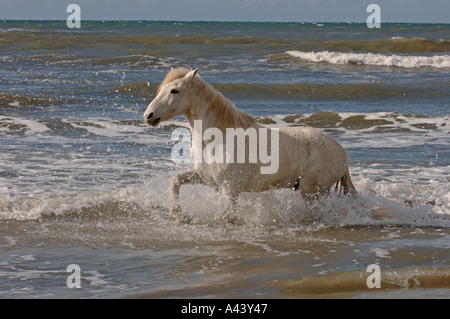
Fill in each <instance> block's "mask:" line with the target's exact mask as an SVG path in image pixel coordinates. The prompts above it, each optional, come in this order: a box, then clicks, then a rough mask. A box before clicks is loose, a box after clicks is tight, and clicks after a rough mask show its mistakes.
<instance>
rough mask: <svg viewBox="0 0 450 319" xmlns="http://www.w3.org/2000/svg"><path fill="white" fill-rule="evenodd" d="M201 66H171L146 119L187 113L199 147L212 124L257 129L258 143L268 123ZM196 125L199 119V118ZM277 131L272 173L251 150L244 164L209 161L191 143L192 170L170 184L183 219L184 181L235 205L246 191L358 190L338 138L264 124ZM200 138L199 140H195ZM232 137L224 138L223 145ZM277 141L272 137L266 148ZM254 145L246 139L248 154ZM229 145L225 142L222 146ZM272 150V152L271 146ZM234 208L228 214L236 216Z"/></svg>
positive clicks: (220, 127) (156, 121) (312, 192)
mask: <svg viewBox="0 0 450 319" xmlns="http://www.w3.org/2000/svg"><path fill="white" fill-rule="evenodd" d="M197 71H198V69H195V70H190V69H186V68H177V69H171V71H170V72H169V73H168V74H167V76H166V77H165V79H164V80H163V81H162V83H161V84H160V86H159V88H158V90H157V93H156V97H155V98H154V99H153V101H152V102H151V103H150V105H149V106H148V108H147V110H146V111H145V114H144V121H145V122H146V123H148V124H150V125H152V126H157V125H158V124H159V123H161V122H163V121H166V120H169V119H171V118H173V117H175V116H179V115H185V116H186V118H187V119H188V121H189V124H190V127H191V136H192V140H193V141H194V140H196V139H197V138H198V135H196V134H201V150H200V151H203V150H204V149H205V148H206V147H207V145H208V140H206V141H205V140H204V139H203V134H204V133H205V131H206V130H207V129H209V128H216V129H218V130H220V132H222V133H223V135H224V136H225V135H226V132H227V128H242V129H245V130H247V129H249V128H254V129H255V130H256V132H257V135H258V136H257V139H258V140H259V141H260V140H261V136H260V133H259V132H260V129H262V128H263V129H264V128H265V127H264V126H262V125H260V124H258V123H257V122H256V121H255V119H254V118H253V117H252V116H250V115H248V114H246V113H244V112H243V111H240V110H238V109H237V108H236V106H235V105H234V104H233V103H232V102H231V101H230V100H228V99H227V98H225V97H224V96H223V95H222V94H221V93H220V92H218V91H217V90H216V89H214V88H213V87H212V86H211V85H210V84H208V83H206V82H204V81H203V80H202V79H201V77H200V76H199V75H198V74H197ZM197 120H201V124H202V125H201V127H202V128H201V131H198V129H197V130H195V129H194V123H195V121H197ZM197 123H198V122H197ZM265 129H267V130H269V132H270V131H272V133H269V135H270V134H273V130H274V129H276V130H278V138H279V140H278V141H277V142H278V149H277V150H275V152H276V151H278V154H277V155H278V156H279V165H278V170H277V171H276V172H274V173H272V174H263V173H261V172H262V171H261V167H263V166H264V164H267V163H262V162H261V160H260V159H258V160H257V161H256V162H255V161H253V162H250V161H249V156H248V154H247V155H246V157H245V159H246V161H245V162H244V163H242V162H241V163H235V162H231V163H230V162H227V161H222V162H210V161H209V162H207V161H198V158H197V159H196V160H194V159H193V157H194V152H195V150H194V148H195V145H194V143H192V148H191V159H193V163H194V168H193V169H191V170H189V171H187V172H184V173H181V174H179V175H177V176H175V177H174V178H173V179H172V182H171V194H172V200H173V206H172V211H173V212H175V213H178V215H177V216H178V217H181V207H180V203H179V192H180V188H181V186H182V185H183V184H205V185H208V186H211V187H214V188H216V189H217V190H219V191H221V192H224V193H225V194H227V195H229V196H230V198H231V200H232V201H231V203H232V204H233V205H232V206H231V207H234V203H235V202H236V200H237V198H238V196H239V194H240V193H242V192H261V191H265V190H268V189H270V188H273V187H276V188H288V187H290V188H294V189H296V190H297V189H298V190H300V192H301V194H302V195H303V196H305V197H311V196H315V195H317V194H320V193H323V192H324V191H326V190H328V189H329V188H330V187H331V186H333V185H335V184H336V188H335V190H337V188H338V185H339V182H340V183H341V190H342V189H343V191H344V194H346V193H351V194H356V190H355V187H354V186H353V184H352V181H351V179H350V174H349V168H348V166H349V162H348V156H347V153H346V151H345V150H344V149H343V148H342V146H340V145H339V144H338V143H337V142H336V141H335V140H334V139H332V138H331V137H329V136H328V135H326V134H324V133H322V132H320V131H319V130H317V129H314V128H311V127H307V126H304V127H301V126H296V127H281V128H272V129H269V128H265ZM197 140H198V139H197ZM227 141H229V140H224V141H222V142H223V143H224V144H225V143H227ZM271 144H273V141H272V143H271V142H270V141H269V143H268V147H270V146H271ZM251 146H252V145H250V142H249V141H246V142H245V148H246V149H247V152H249V151H250V148H251ZM225 148H226V145H223V149H225ZM272 152H274V150H272ZM233 212H234V208H231V209H230V211H229V212H228V214H226V215H225V219H226V220H232V219H233V218H234V216H233Z"/></svg>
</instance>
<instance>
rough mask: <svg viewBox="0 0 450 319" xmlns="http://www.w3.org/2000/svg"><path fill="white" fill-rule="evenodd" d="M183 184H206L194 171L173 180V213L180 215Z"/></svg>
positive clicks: (171, 187) (179, 175)
mask: <svg viewBox="0 0 450 319" xmlns="http://www.w3.org/2000/svg"><path fill="white" fill-rule="evenodd" d="M183 184H204V182H203V180H202V179H201V178H200V176H199V175H198V174H197V172H196V171H195V170H194V169H192V170H190V171H187V172H184V173H181V174H178V175H177V176H175V177H174V178H173V179H172V181H171V183H170V189H171V193H172V212H173V213H176V214H178V215H180V214H181V206H180V188H181V186H182V185H183Z"/></svg>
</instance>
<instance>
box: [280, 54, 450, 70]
mask: <svg viewBox="0 0 450 319" xmlns="http://www.w3.org/2000/svg"><path fill="white" fill-rule="evenodd" d="M286 54H288V55H289V56H292V57H294V58H298V59H300V60H303V61H307V62H326V63H331V64H362V65H371V66H395V67H402V68H420V67H433V68H439V69H443V68H450V55H434V56H414V55H395V54H392V55H387V54H378V53H344V52H332V51H321V52H303V51H296V50H290V51H286Z"/></svg>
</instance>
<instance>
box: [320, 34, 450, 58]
mask: <svg viewBox="0 0 450 319" xmlns="http://www.w3.org/2000/svg"><path fill="white" fill-rule="evenodd" d="M324 47H325V50H328V51H341V52H345V51H350V52H352V51H359V52H362V51H364V52H380V53H381V52H382V53H415V54H417V53H446V52H450V41H446V40H439V41H435V40H430V39H426V38H422V37H414V38H404V37H398V36H397V37H391V38H390V39H378V40H369V41H342V40H340V41H339V40H338V41H329V42H327V43H326V44H325V45H324Z"/></svg>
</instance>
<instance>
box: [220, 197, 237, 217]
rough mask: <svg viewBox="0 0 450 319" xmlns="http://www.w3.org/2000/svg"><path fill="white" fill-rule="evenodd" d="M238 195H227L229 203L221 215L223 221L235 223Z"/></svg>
mask: <svg viewBox="0 0 450 319" xmlns="http://www.w3.org/2000/svg"><path fill="white" fill-rule="evenodd" d="M238 197H239V195H238V194H230V195H229V198H230V204H229V205H228V207H227V209H226V210H225V212H224V214H223V216H222V220H223V221H225V222H227V223H230V224H234V223H236V203H237V201H238Z"/></svg>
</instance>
